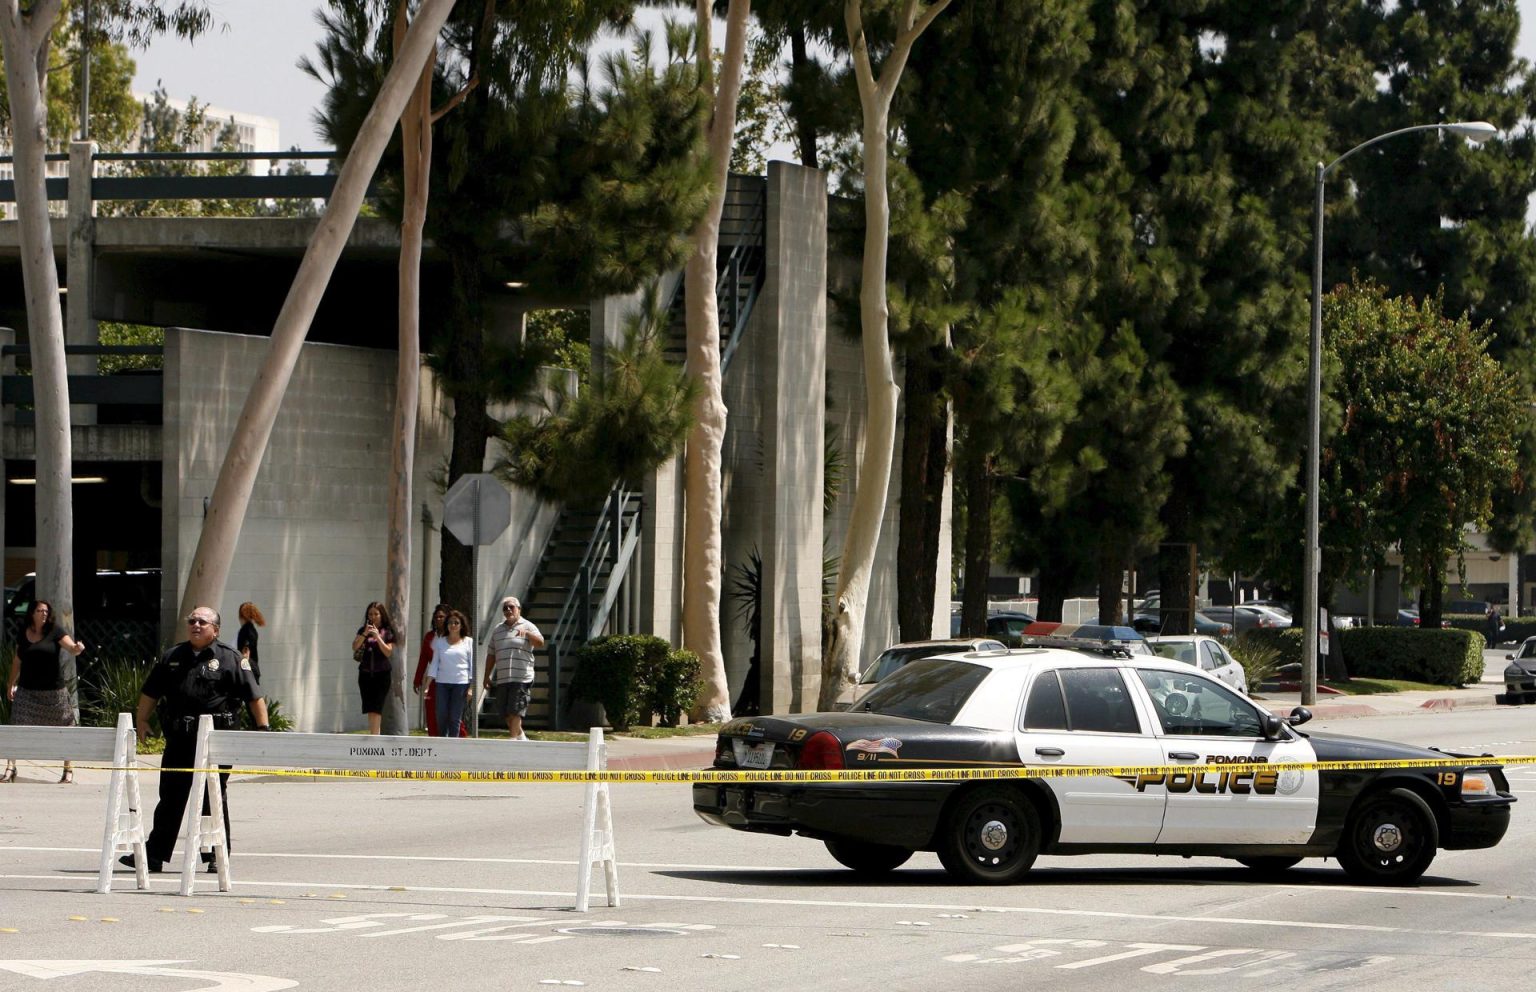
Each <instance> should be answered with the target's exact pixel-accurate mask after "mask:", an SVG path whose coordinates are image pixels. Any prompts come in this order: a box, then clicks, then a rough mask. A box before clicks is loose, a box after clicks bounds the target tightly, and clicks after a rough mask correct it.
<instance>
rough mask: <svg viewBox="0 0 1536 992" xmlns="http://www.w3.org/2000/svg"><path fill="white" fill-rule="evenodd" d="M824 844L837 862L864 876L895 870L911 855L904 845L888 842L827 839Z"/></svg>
mask: <svg viewBox="0 0 1536 992" xmlns="http://www.w3.org/2000/svg"><path fill="white" fill-rule="evenodd" d="M826 844H827V853H829V854H831V855H832V857H834V858H836V859H837V863H838V864H840V865H842V866H843V867H844V868H852V869H853V870H854V871H855V872H856V873H858V874H860V875H866V876H869V875H884V874H887V873H888V872H892V871H895V870H896V869H897V868H900V867H901V866H902V865H904V864H906V863H907V860H908V859H909V858H911V857H912V852H911V851H909V850H907V849H906V848H905V847H893V846H891V845H889V844H864V843H860V842H859V841H847V840H829V841H827V842H826Z"/></svg>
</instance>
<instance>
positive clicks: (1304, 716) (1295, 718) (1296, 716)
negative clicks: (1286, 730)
mask: <svg viewBox="0 0 1536 992" xmlns="http://www.w3.org/2000/svg"><path fill="white" fill-rule="evenodd" d="M1310 719H1312V711H1311V710H1309V709H1307V708H1306V707H1305V706H1298V707H1296V708H1295V709H1293V710H1291V715H1290V716H1289V717H1287V718H1286V722H1287V723H1289V724H1290V725H1291V726H1293V727H1299V726H1301V725H1302V724H1304V723H1306V722H1307V721H1308V720H1310Z"/></svg>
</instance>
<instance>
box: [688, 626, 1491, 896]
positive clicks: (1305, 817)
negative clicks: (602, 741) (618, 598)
mask: <svg viewBox="0 0 1536 992" xmlns="http://www.w3.org/2000/svg"><path fill="white" fill-rule="evenodd" d="M1074 643H1076V644H1078V645H1081V643H1082V642H1071V641H1066V640H1062V641H1059V642H1054V643H1047V644H1043V645H1039V646H1036V647H1031V648H1024V649H1020V650H1015V651H1009V652H995V651H994V652H986V653H967V654H952V655H945V656H940V657H935V658H927V659H924V660H921V661H914V662H912V663H911V664H908V665H906V666H905V667H903V668H901V669H900V670H899V671H897V672H895V673H893V674H892V675H891V676H890V677H889V678H887V679H885V680H884V681H882V682H881V683H880V684H879V685H878V686H876V687H875V688H874V689H873V690H872V691H871V692H870V693H869V695H867V696H866V697H864V699H862V700H861V701H860V702H859V703H858V704H857V705H856V706H855V707H854V708H853V709H852V710H850V711H846V712H837V713H808V714H795V715H787V716H763V717H752V718H750V719H741V720H735V721H732V722H730V723H727V724H726V725H725V726H724V727H722V728H721V731H720V734H719V736H718V738H717V741H716V748H715V760H714V768H716V769H721V770H726V769H865V768H868V769H901V770H923V769H951V768H973V769H989V768H1012V767H1018V766H1020V765H1027V766H1034V767H1040V768H1043V769H1051V768H1055V767H1060V768H1061V769H1062V771H1061V772H1059V773H1057V775H1055V776H1051V777H1034V778H1018V779H1003V780H985V779H978V780H961V781H941V780H939V779H938V778H937V777H932V778H928V777H922V776H917V777H916V780H911V781H899V782H898V781H867V782H853V781H845V782H830V783H819V782H818V783H809V784H798V783H765V782H752V781H742V782H730V783H724V784H721V783H697V784H695V785H694V786H693V806H694V811H695V812H696V813H697V814H698V815H699V816H700V817H702V818H703V819H704V820H705V821H706V822H709V823H712V824H718V825H721V826H726V827H731V828H734V829H737V830H744V831H749V832H754V833H768V834H779V835H786V836H787V835H790V834H800V835H801V836H804V837H808V838H812V839H815V840H820V841H822V842H824V843H825V844H826V847H827V849H828V851H829V852H830V853H831V854H832V856H833V857H834V858H835V859H837V861H838V862H839V863H841V864H843V865H844V866H846V867H848V868H851V869H853V870H854V871H856V872H859V873H860V874H863V875H866V876H879V875H882V874H884V873H886V872H889V871H891V870H894V869H896V868H898V867H900V866H901V865H902V864H904V863H905V862H906V861H907V860H908V858H910V857H911V855H912V853H913V852H914V851H936V852H937V853H938V855H939V860H940V861H941V862H942V864H943V865H944V867H945V868H946V869H947V870H948V871H949V873H950V874H951V875H953V876H955V877H956V878H957V879H959V880H961V881H964V882H971V883H1006V882H1014V881H1017V880H1019V879H1020V878H1022V877H1023V876H1024V874H1025V873H1026V872H1027V871H1028V870H1029V868H1030V866H1031V864H1033V863H1034V861H1035V858H1036V857H1037V856H1038V855H1040V854H1093V853H1104V852H1116V853H1139V854H1167V855H1205V856H1216V857H1227V858H1233V859H1236V860H1237V861H1238V862H1240V863H1242V864H1244V865H1246V866H1248V867H1249V868H1251V869H1254V870H1257V871H1260V872H1266V873H1273V872H1279V871H1284V870H1285V869H1288V868H1290V867H1291V866H1293V865H1295V864H1296V863H1297V862H1299V861H1301V860H1302V859H1303V858H1312V857H1316V858H1326V857H1333V858H1337V859H1338V861H1339V864H1340V865H1342V866H1343V868H1344V869H1345V871H1346V872H1347V873H1348V875H1349V876H1350V877H1351V878H1353V879H1354V880H1356V881H1359V882H1364V883H1372V884H1389V885H1401V884H1405V883H1409V882H1412V881H1413V880H1414V879H1417V878H1418V877H1419V876H1420V875H1422V874H1423V873H1424V871H1425V870H1426V869H1427V868H1428V867H1429V865H1430V862H1431V861H1433V860H1434V857H1435V853H1436V850H1437V849H1439V848H1445V849H1447V850H1458V849H1468V848H1486V847H1492V846H1494V845H1495V844H1497V843H1498V842H1499V840H1500V839H1501V838H1502V837H1503V836H1504V833H1505V831H1506V830H1507V829H1508V826H1509V816H1510V805H1511V804H1512V803H1513V802H1514V797H1513V796H1512V795H1511V793H1510V790H1509V783H1508V781H1507V780H1506V779H1505V777H1504V772H1503V770H1502V768H1501V767H1500V766H1499V765H1498V764H1496V763H1493V762H1483V761H1479V760H1476V758H1471V760H1468V761H1464V762H1459V763H1456V762H1447V761H1446V759H1447V758H1449V757H1456V758H1469V757H1471V756H1464V755H1450V754H1449V753H1445V752H1440V751H1435V750H1429V749H1425V748H1419V747H1413V746H1410V745H1406V744H1397V743H1391V742H1387V741H1374V740H1365V739H1359V738H1350V737H1337V736H1332V735H1325V734H1307V733H1304V732H1302V731H1301V730H1299V729H1297V728H1298V727H1299V725H1301V724H1303V723H1305V722H1306V721H1307V720H1308V719H1310V718H1311V714H1310V713H1308V712H1307V711H1306V710H1305V709H1304V708H1302V707H1297V708H1296V709H1295V710H1293V711H1292V713H1291V714H1290V716H1289V718H1288V719H1281V718H1280V717H1277V716H1275V715H1273V714H1271V713H1269V712H1268V711H1267V710H1264V709H1262V708H1260V707H1259V706H1258V705H1256V704H1255V703H1253V702H1251V701H1250V700H1249V699H1247V698H1246V697H1244V696H1242V695H1241V694H1239V693H1237V692H1235V691H1234V690H1232V689H1230V688H1228V687H1227V686H1224V685H1222V684H1221V683H1220V682H1218V681H1216V680H1215V679H1213V678H1210V677H1209V676H1207V675H1206V674H1204V673H1203V672H1200V671H1197V670H1195V669H1193V668H1191V667H1190V666H1189V665H1186V664H1182V663H1180V662H1178V661H1175V660H1172V659H1167V658H1161V657H1157V656H1148V655H1143V654H1132V653H1130V652H1129V651H1127V650H1125V649H1124V648H1123V647H1119V646H1115V645H1112V644H1105V645H1103V646H1102V647H1098V648H1092V647H1083V646H1075V647H1074V646H1072V645H1073V644H1074ZM1380 759H1391V760H1393V762H1394V764H1393V766H1392V767H1378V768H1366V769H1352V770H1319V769H1318V768H1316V767H1315V763H1316V762H1330V761H1376V760H1380ZM1398 763H1401V766H1400V767H1399V766H1398ZM1421 763H1422V764H1421ZM1254 765H1277V766H1286V765H1291V766H1301V767H1277V768H1275V769H1268V768H1262V767H1261V768H1257V769H1255V768H1253V767H1252V766H1254ZM1081 766H1093V767H1096V768H1104V769H1105V770H1104V772H1103V773H1102V774H1095V775H1076V774H1071V773H1069V771H1068V769H1069V768H1073V767H1081ZM1224 766H1234V767H1233V769H1231V770H1228V769H1227V768H1225V767H1224ZM1244 766H1247V767H1244ZM1185 769H1188V770H1185Z"/></svg>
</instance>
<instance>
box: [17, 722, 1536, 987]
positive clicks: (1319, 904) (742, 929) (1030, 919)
mask: <svg viewBox="0 0 1536 992" xmlns="http://www.w3.org/2000/svg"><path fill="white" fill-rule="evenodd" d="M1314 725H1315V726H1319V727H1326V728H1327V729H1330V730H1335V731H1339V732H1343V733H1350V734H1358V735H1364V736H1389V737H1394V738H1397V739H1401V740H1406V741H1412V742H1415V743H1423V744H1438V745H1442V746H1446V747H1451V748H1458V749H1472V750H1478V751H1491V752H1494V753H1498V754H1509V755H1515V754H1524V755H1530V754H1536V708H1506V707H1497V708H1489V707H1484V708H1479V709H1474V710H1466V711H1457V710H1452V711H1449V712H1421V713H1412V714H1406V713H1405V714H1401V715H1386V716H1380V717H1366V718H1354V719H1348V720H1339V721H1337V722H1336V723H1335V724H1333V725H1331V726H1330V725H1328V723H1327V721H1321V720H1320V721H1316V722H1315V724H1314ZM1510 777H1511V780H1512V782H1513V784H1514V787H1515V790H1516V793H1517V794H1518V795H1520V796H1521V797H1522V798H1523V799H1524V800H1525V802H1522V803H1521V804H1519V805H1517V806H1516V808H1515V818H1514V823H1513V826H1512V827H1511V830H1510V833H1509V835H1508V836H1507V837H1506V838H1505V840H1504V841H1503V843H1502V844H1501V845H1499V846H1498V847H1496V848H1494V849H1492V850H1489V851H1465V852H1441V854H1440V855H1439V857H1438V858H1437V859H1436V861H1435V863H1434V864H1433V865H1432V866H1431V868H1430V871H1429V873H1428V875H1427V876H1426V877H1425V878H1424V879H1423V880H1422V882H1421V884H1419V885H1417V886H1415V887H1412V888H1405V889H1371V888H1362V887H1357V886H1353V885H1350V884H1348V883H1347V882H1346V880H1345V878H1344V875H1343V873H1342V871H1341V870H1340V869H1339V868H1338V867H1337V866H1336V865H1335V864H1334V863H1333V862H1332V861H1308V862H1304V863H1303V865H1302V866H1301V867H1299V868H1298V869H1296V870H1294V871H1292V872H1291V873H1289V875H1288V877H1286V878H1285V879H1284V881H1282V882H1269V881H1261V880H1258V879H1256V878H1255V877H1253V876H1252V875H1250V874H1249V873H1248V872H1247V871H1246V870H1244V869H1242V868H1240V867H1238V866H1236V865H1235V864H1233V863H1231V862H1224V861H1221V860H1219V859H1178V858H1149V857H1133V856H1108V855H1106V856H1093V857H1082V858H1041V859H1040V861H1039V862H1037V865H1036V867H1035V869H1034V870H1033V871H1032V872H1031V873H1030V875H1029V877H1028V881H1027V882H1026V883H1025V884H1021V885H1016V886H1011V887H1003V888H975V887H965V886H956V885H953V884H951V882H950V880H949V877H948V876H947V875H946V874H944V872H943V871H942V869H940V867H939V864H938V860H937V858H936V857H934V856H933V855H931V854H919V855H917V856H916V857H914V858H913V860H912V861H911V862H909V864H908V865H907V866H906V867H905V868H903V869H901V870H900V871H898V872H896V873H895V874H893V875H892V876H891V877H890V879H889V881H887V882H886V883H884V884H878V885H872V884H866V883H862V882H860V881H858V880H856V879H855V878H854V876H853V875H852V873H850V872H847V871H845V870H843V869H841V868H840V867H838V866H837V864H836V863H835V862H834V861H833V860H832V859H831V857H830V856H829V855H828V854H827V853H826V852H825V850H824V849H823V847H822V846H821V845H820V844H819V843H817V842H814V841H809V840H805V839H803V838H778V837H756V836H748V835H744V834H740V833H737V832H734V831H728V830H724V829H720V828H715V827H709V826H706V825H705V824H703V823H702V822H700V821H699V820H697V818H695V817H694V815H693V813H692V812H691V809H690V807H689V799H688V788H687V787H686V786H677V785H623V786H615V787H614V789H613V807H614V811H615V816H616V834H617V841H618V853H619V860H620V868H619V890H620V896H621V899H622V905H621V906H620V907H617V908H609V907H607V906H605V905H604V900H603V886H602V879H601V876H600V873H595V878H594V882H593V893H594V903H593V909H592V911H591V912H589V913H587V914H585V915H584V916H583V915H579V914H576V913H574V912H572V909H571V906H572V902H573V898H574V891H575V885H576V867H575V864H576V855H577V847H578V828H579V824H580V822H581V821H580V804H581V798H582V795H581V787H580V786H567V785H517V786H509V785H499V784H484V785H481V784H458V783H388V782H386V783H374V782H359V781H341V782H338V781H324V782H314V781H307V780H295V779H276V778H267V779H248V780H243V781H237V782H236V784H235V785H234V787H233V789H232V791H231V803H232V812H233V817H234V824H235V828H234V845H235V854H234V860H233V867H234V877H235V880H236V885H235V891H234V892H232V893H228V894H219V893H217V892H216V891H213V882H214V879H213V878H211V877H210V876H199V885H198V892H197V894H195V895H194V896H193V897H192V898H190V899H182V898H180V897H178V896H176V895H175V894H174V891H175V888H176V886H177V883H178V882H179V875H177V874H174V873H171V874H164V875H158V876H151V885H152V890H151V891H149V892H136V891H133V889H132V884H133V883H132V875H131V873H129V872H127V871H126V870H124V871H121V872H119V873H118V875H117V881H116V882H115V884H116V885H118V886H120V887H121V891H114V892H112V893H111V894H108V895H98V894H96V893H95V892H94V887H95V865H96V858H97V850H98V848H97V845H98V844H99V839H100V836H101V815H102V809H103V791H104V788H103V786H102V784H101V782H102V781H103V779H102V778H98V779H95V780H93V779H92V778H91V777H90V773H87V775H86V776H83V780H82V781H81V782H80V783H78V784H76V785H74V786H57V785H52V784H44V783H43V781H42V779H41V777H40V774H39V775H34V776H32V780H31V781H29V782H24V783H22V784H20V785H15V786H10V785H6V786H0V990H5V992H28V990H34V989H35V990H37V992H94V990H106V989H112V990H139V989H144V990H156V989H163V990H168V992H181V990H193V989H210V990H212V989H220V990H242V992H265V990H278V989H285V988H298V989H315V990H350V989H369V990H395V989H400V990H405V989H411V990H415V989H428V988H433V987H442V986H445V985H446V986H450V987H462V986H481V987H488V988H496V989H525V988H526V989H535V988H541V987H549V986H566V987H574V986H585V987H588V988H593V989H614V990H630V989H645V990H653V989H654V990H660V989H666V990H668V992H675V990H677V989H709V990H731V989H742V990H748V989H750V990H754V992H771V990H779V989H782V990H802V989H811V988H815V989H825V988H850V989H851V988H858V989H867V988H876V987H879V988H883V989H885V990H892V992H899V990H908V989H911V990H916V989H932V988H962V989H967V990H975V989H1003V988H1009V989H1013V988H1018V987H1020V986H1021V985H1026V984H1034V983H1049V986H1050V988H1051V989H1052V990H1053V992H1057V990H1079V989H1081V990H1099V989H1111V988H1113V989H1125V988H1127V987H1130V986H1131V985H1132V983H1134V987H1135V988H1136V989H1138V990H1161V989H1177V988H1200V989H1204V988H1213V989H1214V988H1220V989H1224V990H1227V989H1231V988H1233V987H1234V986H1236V985H1238V984H1242V985H1243V986H1244V987H1255V988H1256V987H1281V986H1283V987H1285V988H1286V989H1288V990H1290V989H1308V990H1311V989H1319V990H1320V989H1335V988H1345V987H1348V988H1351V989H1412V990H1413V992H1426V990H1440V989H1444V990H1459V989H1468V990H1479V992H1481V990H1488V989H1501V990H1502V989H1514V988H1524V987H1526V984H1525V983H1526V982H1527V981H1529V976H1530V973H1531V971H1532V969H1533V967H1536V859H1533V858H1532V857H1531V854H1530V852H1531V851H1532V850H1533V848H1536V826H1533V823H1536V820H1533V816H1532V810H1531V809H1530V808H1529V806H1528V804H1530V803H1531V802H1532V798H1536V768H1532V767H1529V766H1521V767H1517V768H1513V769H1511V770H1510ZM153 783H154V776H153V775H152V774H151V775H149V776H147V777H146V787H147V788H148V789H149V790H151V791H152V790H153V787H154V786H153Z"/></svg>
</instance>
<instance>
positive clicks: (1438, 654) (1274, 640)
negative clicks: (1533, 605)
mask: <svg viewBox="0 0 1536 992" xmlns="http://www.w3.org/2000/svg"><path fill="white" fill-rule="evenodd" d="M1507 623H1508V621H1506V624H1507ZM1243 636H1244V637H1251V638H1254V639H1255V640H1257V641H1259V642H1261V643H1265V644H1270V645H1272V646H1273V647H1274V648H1275V650H1277V651H1278V652H1279V654H1280V658H1279V664H1281V665H1299V664H1301V660H1302V631H1301V628H1299V627H1292V628H1289V629H1286V630H1251V631H1248V632H1246V633H1245V634H1244V635H1243ZM1334 636H1335V637H1338V638H1342V640H1343V646H1344V663H1345V664H1346V665H1347V666H1348V668H1349V674H1350V675H1351V676H1360V677H1362V678H1374V679H1404V680H1407V681H1410V682H1427V683H1430V684H1432V685H1467V684H1469V683H1475V682H1478V681H1481V680H1482V677H1483V635H1482V634H1481V633H1479V632H1478V631H1475V630H1458V629H1455V628H1451V629H1449V630H1419V629H1417V628H1415V627H1350V628H1348V629H1346V630H1341V631H1336V632H1335V634H1334ZM1319 661H1320V662H1321V659H1319Z"/></svg>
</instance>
